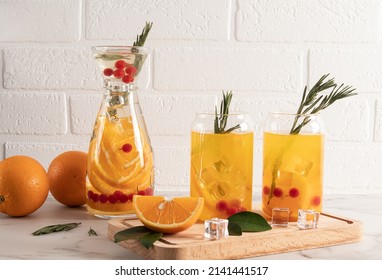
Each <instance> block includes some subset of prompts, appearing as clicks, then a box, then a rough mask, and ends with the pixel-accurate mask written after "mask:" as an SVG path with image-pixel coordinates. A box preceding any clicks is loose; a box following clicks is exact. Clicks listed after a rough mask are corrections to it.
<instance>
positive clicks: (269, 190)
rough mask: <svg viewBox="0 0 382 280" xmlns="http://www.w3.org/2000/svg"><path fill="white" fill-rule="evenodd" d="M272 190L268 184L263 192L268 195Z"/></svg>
mask: <svg viewBox="0 0 382 280" xmlns="http://www.w3.org/2000/svg"><path fill="white" fill-rule="evenodd" d="M270 192H271V189H270V188H269V187H268V186H264V187H263V194H265V195H268V194H269V193H270Z"/></svg>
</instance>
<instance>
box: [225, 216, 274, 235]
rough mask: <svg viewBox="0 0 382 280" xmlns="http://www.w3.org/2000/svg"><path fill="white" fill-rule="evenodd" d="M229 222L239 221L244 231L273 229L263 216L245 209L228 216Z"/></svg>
mask: <svg viewBox="0 0 382 280" xmlns="http://www.w3.org/2000/svg"><path fill="white" fill-rule="evenodd" d="M228 221H229V223H231V222H233V223H237V224H238V225H239V226H240V228H241V230H242V231H243V232H260V231H266V230H270V229H272V227H271V226H270V225H269V224H268V222H267V220H266V219H264V218H263V216H261V215H259V214H257V213H253V212H249V211H245V212H239V213H236V214H233V215H232V216H230V217H229V218H228Z"/></svg>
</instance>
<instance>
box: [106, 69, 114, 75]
mask: <svg viewBox="0 0 382 280" xmlns="http://www.w3.org/2000/svg"><path fill="white" fill-rule="evenodd" d="M113 73H114V71H113V69H111V68H105V70H103V74H104V75H105V76H111V75H113Z"/></svg>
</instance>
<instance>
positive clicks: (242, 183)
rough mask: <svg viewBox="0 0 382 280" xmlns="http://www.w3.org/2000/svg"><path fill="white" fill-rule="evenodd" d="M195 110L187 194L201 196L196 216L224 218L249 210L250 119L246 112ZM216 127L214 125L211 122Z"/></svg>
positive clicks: (251, 168) (250, 184) (251, 126)
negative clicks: (200, 209)
mask: <svg viewBox="0 0 382 280" xmlns="http://www.w3.org/2000/svg"><path fill="white" fill-rule="evenodd" d="M222 120H223V121H224V122H225V127H227V129H226V130H225V131H223V132H222V131H220V132H219V133H217V132H216V130H214V126H215V125H216V121H218V120H217V117H216V115H215V114H214V113H198V114H197V115H196V118H195V119H194V121H193V122H192V129H191V170H190V181H191V182H190V184H191V188H190V194H191V196H193V197H204V209H203V212H202V214H201V216H200V220H208V219H211V218H227V217H229V216H230V215H232V214H235V213H237V212H241V211H246V210H248V211H250V210H252V173H253V144H254V139H253V135H254V133H253V123H252V120H251V118H250V117H249V115H248V113H230V114H227V115H226V116H223V118H222ZM215 127H216V126H215Z"/></svg>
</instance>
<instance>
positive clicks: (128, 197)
mask: <svg viewBox="0 0 382 280" xmlns="http://www.w3.org/2000/svg"><path fill="white" fill-rule="evenodd" d="M133 196H134V194H133V193H131V194H129V195H127V201H133Z"/></svg>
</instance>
